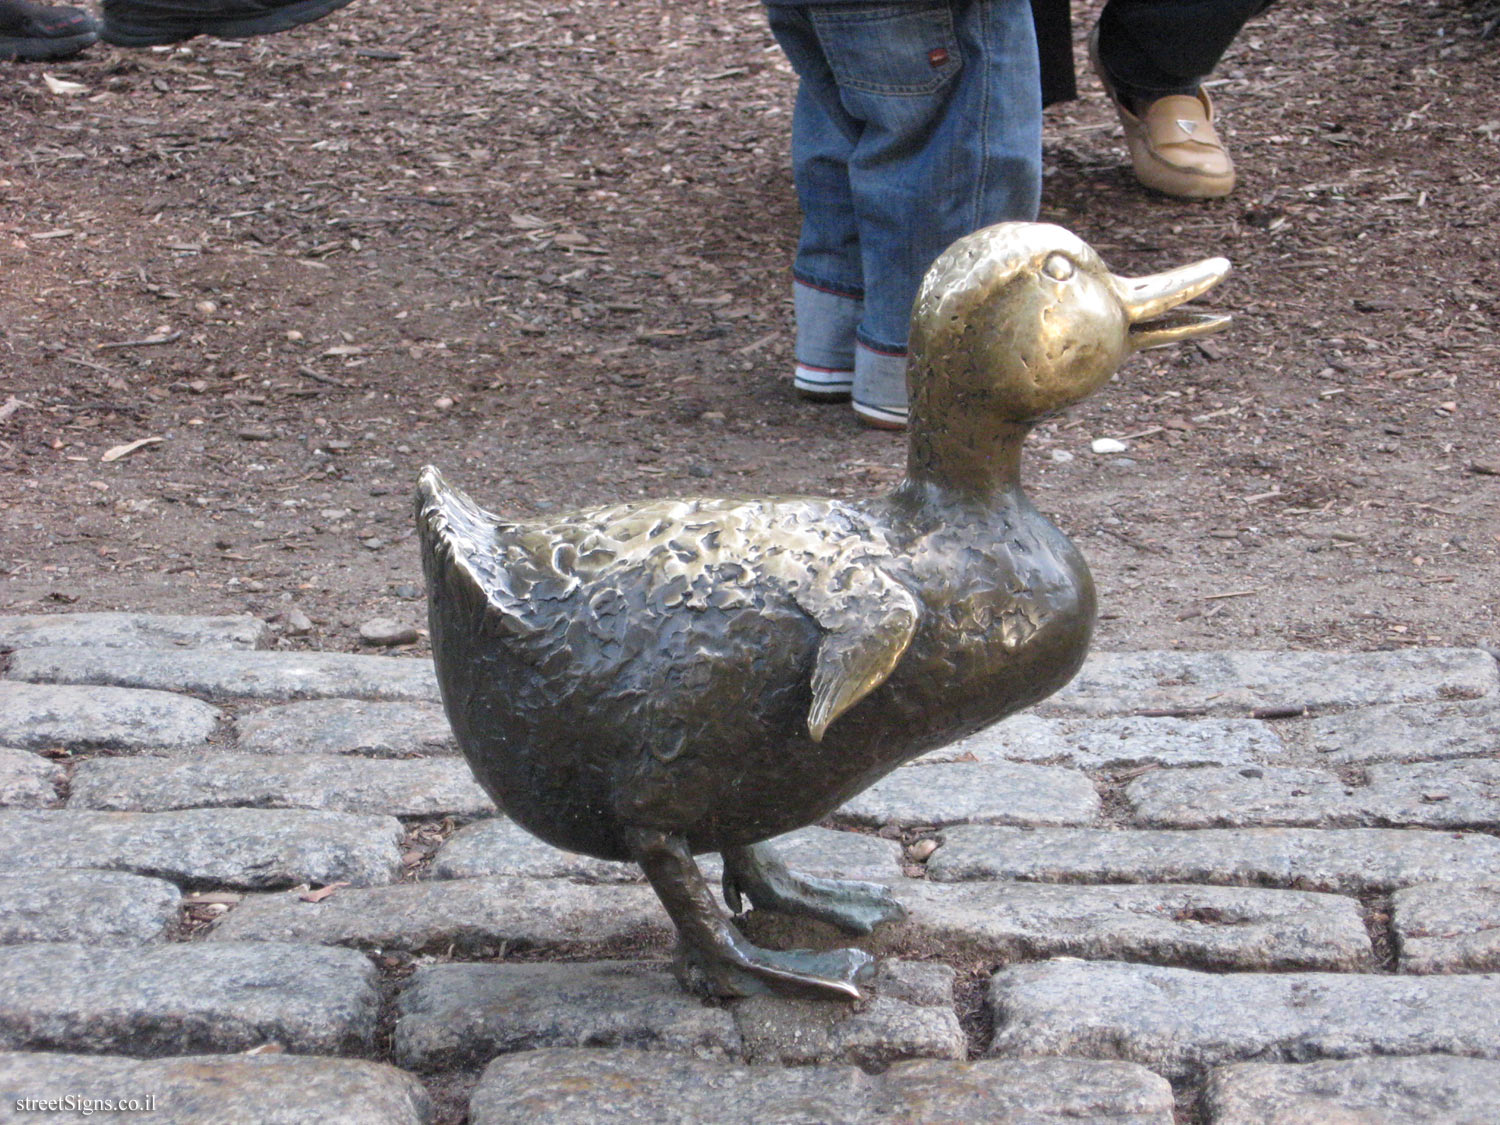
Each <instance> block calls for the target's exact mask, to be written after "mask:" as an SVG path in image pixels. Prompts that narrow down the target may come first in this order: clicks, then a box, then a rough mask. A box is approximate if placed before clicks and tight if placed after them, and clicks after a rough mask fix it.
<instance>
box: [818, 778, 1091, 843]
mask: <svg viewBox="0 0 1500 1125" xmlns="http://www.w3.org/2000/svg"><path fill="white" fill-rule="evenodd" d="M1099 810H1100V804H1099V794H1098V793H1097V792H1095V790H1094V785H1093V782H1091V781H1090V780H1089V779H1088V778H1087V777H1086V776H1084V775H1083V774H1082V773H1079V772H1078V771H1077V770H1070V769H1063V768H1061V767H1059V766H1036V765H1028V764H1018V763H1015V762H991V763H982V762H938V763H934V764H931V765H920V766H919V765H911V766H904V767H902V768H901V769H898V770H895V771H893V772H891V773H889V774H887V775H886V776H885V777H883V778H881V779H880V780H879V781H877V782H876V783H875V784H874V785H872V786H870V788H868V789H866V790H865V791H864V792H863V793H860V794H858V795H857V796H855V797H853V798H851V799H850V800H849V801H848V802H846V803H845V804H844V805H843V807H842V808H840V809H839V810H838V811H837V812H836V813H835V814H834V816H835V817H836V818H837V819H840V820H843V821H846V822H849V823H852V824H863V825H872V826H882V825H888V824H889V825H897V826H901V827H911V826H917V825H932V826H942V825H945V824H967V823H974V824H1021V825H1028V824H1029V825H1081V824H1092V823H1094V822H1095V821H1096V820H1098V819H1099Z"/></svg>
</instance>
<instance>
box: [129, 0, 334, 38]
mask: <svg viewBox="0 0 1500 1125" xmlns="http://www.w3.org/2000/svg"><path fill="white" fill-rule="evenodd" d="M347 3H349V0H301V2H300V3H295V4H287V5H286V6H285V7H281V8H277V9H276V10H275V11H272V12H266V13H265V14H263V15H259V16H253V17H250V18H247V19H224V20H207V19H205V20H198V21H194V22H183V23H177V24H168V23H160V24H156V25H155V26H153V25H151V24H142V23H135V24H132V23H127V22H124V21H121V20H119V19H116V18H114V16H113V15H112V13H111V12H110V10H109V7H108V6H106V7H105V9H104V26H103V28H102V30H101V31H100V34H99V38H101V39H103V40H104V41H105V42H106V43H113V44H114V45H115V46H116V47H160V46H164V45H165V44H168V43H180V42H182V41H183V40H184V39H191V38H193V37H194V36H196V35H215V36H218V37H219V38H220V39H250V38H253V37H255V36H257V35H275V34H276V33H277V32H278V31H290V30H291V29H292V28H294V27H301V26H302V25H303V24H305V23H312V22H313V21H314V20H319V19H322V18H323V17H324V16H326V15H328V14H329V13H330V12H335V11H337V10H338V9H340V8H342V7H343V6H344V5H345V4H347Z"/></svg>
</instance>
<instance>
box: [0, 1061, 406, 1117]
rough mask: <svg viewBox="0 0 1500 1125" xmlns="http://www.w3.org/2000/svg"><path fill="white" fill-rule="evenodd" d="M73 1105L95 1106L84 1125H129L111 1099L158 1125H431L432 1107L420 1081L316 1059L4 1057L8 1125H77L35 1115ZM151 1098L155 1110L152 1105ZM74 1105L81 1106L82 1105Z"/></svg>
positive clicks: (0, 1092)
mask: <svg viewBox="0 0 1500 1125" xmlns="http://www.w3.org/2000/svg"><path fill="white" fill-rule="evenodd" d="M69 1096H72V1097H73V1098H75V1099H79V1100H86V1101H90V1102H92V1103H93V1107H92V1108H91V1109H90V1111H89V1112H88V1113H87V1114H85V1113H83V1112H81V1111H78V1110H75V1111H74V1115H75V1118H74V1119H77V1118H85V1119H87V1118H90V1117H94V1118H97V1119H99V1120H115V1119H117V1118H120V1119H125V1120H128V1119H130V1117H132V1116H134V1114H132V1113H131V1112H130V1111H129V1110H128V1109H127V1110H125V1111H123V1112H110V1111H108V1110H103V1109H101V1108H100V1106H101V1105H102V1103H103V1101H104V1100H105V1099H112V1100H113V1101H114V1102H116V1103H118V1102H119V1101H120V1100H122V1099H123V1100H125V1101H127V1102H130V1101H137V1100H139V1101H141V1102H142V1103H143V1105H142V1109H141V1110H140V1116H141V1117H143V1118H144V1119H146V1120H149V1121H150V1122H152V1125H207V1123H209V1122H217V1123H223V1125H229V1123H232V1122H255V1125H314V1123H316V1122H325V1121H326V1122H349V1123H351V1125H355V1123H357V1125H428V1123H429V1122H431V1120H432V1118H433V1108H432V1100H431V1098H429V1097H428V1095H427V1091H426V1090H425V1089H423V1087H422V1084H421V1082H419V1081H418V1080H417V1079H416V1078H415V1077H414V1076H412V1075H410V1074H406V1073H405V1072H403V1071H400V1070H397V1069H396V1068H395V1067H393V1066H389V1065H387V1064H385V1063H378V1062H370V1061H367V1060H364V1059H337V1058H322V1057H319V1056H315V1055H284V1054H268V1055H249V1056H247V1055H229V1056H223V1055H182V1056H179V1057H177V1058H166V1059H132V1058H125V1057H122V1056H119V1055H72V1054H48V1053H42V1052H22V1051H11V1052H3V1053H0V1105H6V1106H9V1107H10V1113H9V1115H8V1116H7V1117H6V1119H5V1120H6V1121H24V1122H37V1123H41V1122H46V1121H58V1120H69V1116H68V1115H65V1114H64V1113H62V1112H60V1111H59V1110H57V1109H38V1110H26V1109H17V1108H16V1107H17V1106H19V1105H21V1104H22V1103H23V1102H24V1103H28V1104H36V1103H37V1102H41V1103H46V1102H48V1101H50V1100H53V1099H62V1098H66V1097H69ZM146 1098H151V1099H152V1101H151V1102H150V1103H149V1104H150V1108H149V1110H147V1109H145V1108H144V1099H146ZM75 1104H78V1103H76V1102H75Z"/></svg>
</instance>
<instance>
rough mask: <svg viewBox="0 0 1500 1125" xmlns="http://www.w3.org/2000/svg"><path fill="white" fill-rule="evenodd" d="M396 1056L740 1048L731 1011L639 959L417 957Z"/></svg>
mask: <svg viewBox="0 0 1500 1125" xmlns="http://www.w3.org/2000/svg"><path fill="white" fill-rule="evenodd" d="M394 1044H395V1045H394V1049H393V1057H394V1059H395V1061H396V1062H397V1063H398V1064H399V1065H401V1066H404V1067H408V1068H410V1069H413V1070H439V1069H445V1068H451V1067H471V1066H482V1065H483V1064H484V1063H487V1062H489V1061H490V1059H492V1058H494V1057H495V1056H496V1055H500V1054H505V1053H507V1052H510V1051H526V1050H533V1049H535V1048H538V1047H620V1046H630V1047H637V1048H643V1049H654V1050H661V1051H674V1052H678V1053H682V1054H688V1055H694V1056H697V1057H699V1058H715V1057H718V1058H730V1057H735V1056H738V1055H739V1053H740V1036H739V1032H738V1030H737V1029H736V1028H735V1023H734V1017H733V1016H732V1015H731V1014H730V1013H729V1011H728V1010H727V1009H725V1008H721V1007H710V1006H709V1005H707V1004H705V1003H704V1002H703V1001H702V1000H700V999H698V998H697V997H696V996H693V995H691V994H690V993H688V992H686V991H684V990H683V989H682V987H681V986H680V985H678V983H677V981H676V979H675V978H674V977H673V975H672V973H671V971H670V970H669V969H668V968H667V967H666V966H665V965H659V964H648V963H644V962H636V961H594V962H566V963H561V964H559V963H549V962H543V963H526V964H449V965H423V966H421V967H420V968H418V969H417V972H416V975H415V976H413V977H412V979H411V981H410V983H409V984H408V985H407V987H406V988H405V989H404V990H403V991H402V993H401V996H400V999H399V1000H398V1002H397V1005H396V1031H395V1040H394Z"/></svg>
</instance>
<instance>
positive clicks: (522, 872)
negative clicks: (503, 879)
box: [429, 814, 644, 883]
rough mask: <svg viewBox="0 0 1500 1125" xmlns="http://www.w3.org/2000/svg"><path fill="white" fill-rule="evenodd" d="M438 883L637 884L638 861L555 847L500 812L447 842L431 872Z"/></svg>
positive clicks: (638, 874)
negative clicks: (492, 878)
mask: <svg viewBox="0 0 1500 1125" xmlns="http://www.w3.org/2000/svg"><path fill="white" fill-rule="evenodd" d="M429 872H430V877H431V878H434V879H475V878H483V877H485V876H489V875H502V876H515V877H524V878H532V879H575V880H578V881H579V882H585V883H638V882H640V881H641V880H642V879H643V878H644V876H643V875H642V874H641V869H640V868H639V867H638V866H636V865H635V864H634V863H620V862H617V861H615V860H608V859H595V858H594V857H593V856H589V855H580V854H578V853H577V852H569V851H564V850H563V849H561V848H554V847H553V846H552V845H551V844H549V843H547V842H546V841H544V840H542V839H540V838H538V837H536V836H533V835H532V834H531V833H530V832H528V831H526V829H524V828H522V827H521V826H520V825H519V824H517V823H516V822H515V821H513V820H511V819H510V818H509V817H508V816H502V815H499V814H496V815H495V816H490V817H486V818H485V819H484V820H481V821H477V822H476V823H474V824H469V825H465V826H464V827H463V828H460V829H459V830H458V831H457V832H455V833H454V834H453V835H452V836H449V837H448V839H446V840H444V841H443V844H442V846H441V847H440V848H438V850H437V853H436V854H435V855H434V856H433V857H432V866H431V868H430V869H429Z"/></svg>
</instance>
